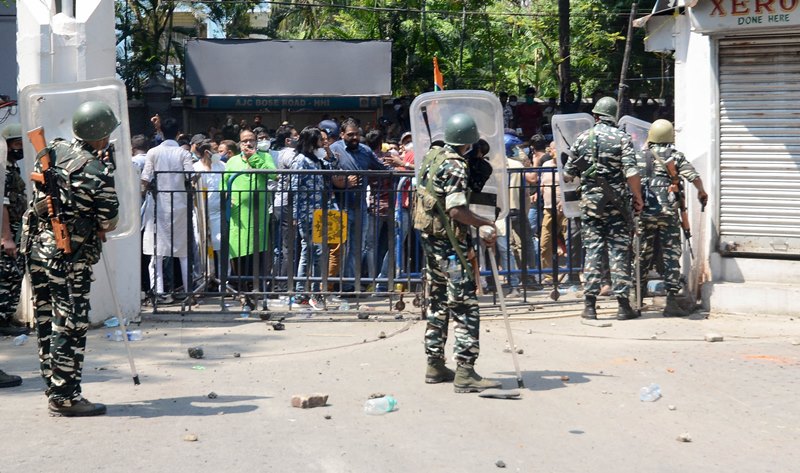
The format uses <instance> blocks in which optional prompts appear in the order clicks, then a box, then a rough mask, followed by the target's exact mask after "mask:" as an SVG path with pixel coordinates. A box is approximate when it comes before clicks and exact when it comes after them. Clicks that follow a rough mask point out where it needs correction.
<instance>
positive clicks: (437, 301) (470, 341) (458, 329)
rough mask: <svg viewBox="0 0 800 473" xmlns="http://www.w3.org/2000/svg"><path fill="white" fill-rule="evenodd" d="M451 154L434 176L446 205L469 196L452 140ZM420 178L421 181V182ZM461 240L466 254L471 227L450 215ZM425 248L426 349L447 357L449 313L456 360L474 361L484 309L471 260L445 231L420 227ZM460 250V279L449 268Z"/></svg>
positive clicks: (446, 207) (463, 201)
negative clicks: (464, 259) (465, 259)
mask: <svg viewBox="0 0 800 473" xmlns="http://www.w3.org/2000/svg"><path fill="white" fill-rule="evenodd" d="M437 149H438V148H432V149H431V151H428V154H426V155H425V158H424V159H426V160H427V159H431V157H432V155H433V154H434V153H436V152H437ZM444 150H445V152H446V153H447V160H446V161H444V163H443V164H442V165H441V166H440V167H439V169H438V171H437V172H436V175H435V176H433V190H434V192H435V193H436V195H437V196H439V197H440V198H442V200H443V201H444V211H445V212H449V211H450V209H452V208H455V207H460V206H466V205H467V202H468V195H467V194H468V187H467V173H468V172H469V171H468V169H467V163H466V161H465V160H464V158H462V157H461V156H460V155H459V154H458V153H456V152H455V151H454V150H453V149H452V148H451V147H450V146H445V147H444ZM420 181H421V182H423V181H427V176H420ZM421 185H422V184H418V185H417V187H419V186H421ZM452 222H453V226H454V227H455V234H456V238H457V240H458V246H459V248H460V250H461V254H462V255H466V254H467V250H468V248H469V241H468V238H469V237H468V235H469V227H468V226H467V225H464V224H462V223H458V222H456V221H452ZM421 236H422V248H423V250H424V251H425V269H426V273H427V280H426V284H427V285H428V295H429V304H428V309H427V313H426V316H427V318H428V325H427V328H426V330H425V353H426V354H427V355H428V358H431V359H436V358H440V359H443V358H444V356H445V355H444V346H445V343H446V342H447V326H448V323H449V320H450V314H451V313H452V315H453V321H454V322H455V343H454V344H453V345H454V346H453V351H454V352H455V356H454V358H455V360H456V362H458V363H459V364H462V365H470V366H472V365H474V364H475V360H477V358H478V353H479V352H480V343H479V340H478V338H479V336H480V330H479V329H480V314H479V312H478V299H477V297H476V295H475V290H476V286H475V281H473V280H472V266H471V264H469V262H467V267H463V265H462V264H461V263H460V259H459V258H458V256H457V253H456V250H455V248H453V245H452V244H451V243H450V240H449V239H448V238H447V237H443V238H440V237H435V236H433V235H429V234H427V233H422V234H421ZM451 255H456V261H459V265H460V266H462V268H461V280H460V281H455V282H454V281H452V280H451V279H450V276H449V275H448V273H447V265H448V263H449V257H450V256H451Z"/></svg>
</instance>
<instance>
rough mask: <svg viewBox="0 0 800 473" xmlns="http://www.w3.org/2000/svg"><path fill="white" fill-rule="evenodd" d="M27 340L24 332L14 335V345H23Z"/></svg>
mask: <svg viewBox="0 0 800 473" xmlns="http://www.w3.org/2000/svg"><path fill="white" fill-rule="evenodd" d="M27 341H28V336H27V335H25V334H24V333H23V334H22V335H19V336H17V337H14V345H16V346H22V345H25V342H27Z"/></svg>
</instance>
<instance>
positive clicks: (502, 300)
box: [488, 248, 525, 388]
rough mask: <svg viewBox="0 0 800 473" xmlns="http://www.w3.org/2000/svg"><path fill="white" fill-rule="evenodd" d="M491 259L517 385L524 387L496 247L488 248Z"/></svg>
mask: <svg viewBox="0 0 800 473" xmlns="http://www.w3.org/2000/svg"><path fill="white" fill-rule="evenodd" d="M488 250H489V261H490V262H491V263H492V276H494V284H495V287H497V288H499V289H500V290H499V291H497V297H498V298H499V299H500V310H502V311H503V321H504V322H505V323H506V332H508V343H509V344H510V345H511V357H512V358H513V359H514V371H516V373H517V387H520V388H524V387H525V384H524V383H523V382H522V372H521V371H520V370H519V360H518V359H517V346H516V345H515V344H514V334H513V333H511V322H510V321H509V320H508V311H507V310H506V296H505V295H503V289H502V288H501V287H500V276H499V275H498V272H497V260H495V257H494V248H488Z"/></svg>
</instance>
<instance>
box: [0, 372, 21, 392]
mask: <svg viewBox="0 0 800 473" xmlns="http://www.w3.org/2000/svg"><path fill="white" fill-rule="evenodd" d="M20 384H22V378H20V377H19V376H15V375H13V374H7V373H6V372H5V371H3V370H0V388H13V387H14V386H19V385H20Z"/></svg>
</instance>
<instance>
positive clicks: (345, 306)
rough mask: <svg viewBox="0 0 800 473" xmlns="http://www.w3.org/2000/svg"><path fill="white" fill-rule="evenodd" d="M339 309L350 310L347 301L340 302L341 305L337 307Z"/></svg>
mask: <svg viewBox="0 0 800 473" xmlns="http://www.w3.org/2000/svg"><path fill="white" fill-rule="evenodd" d="M339 309H340V310H350V303H349V302H347V301H344V302H342V304H341V305H340V306H339Z"/></svg>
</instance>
